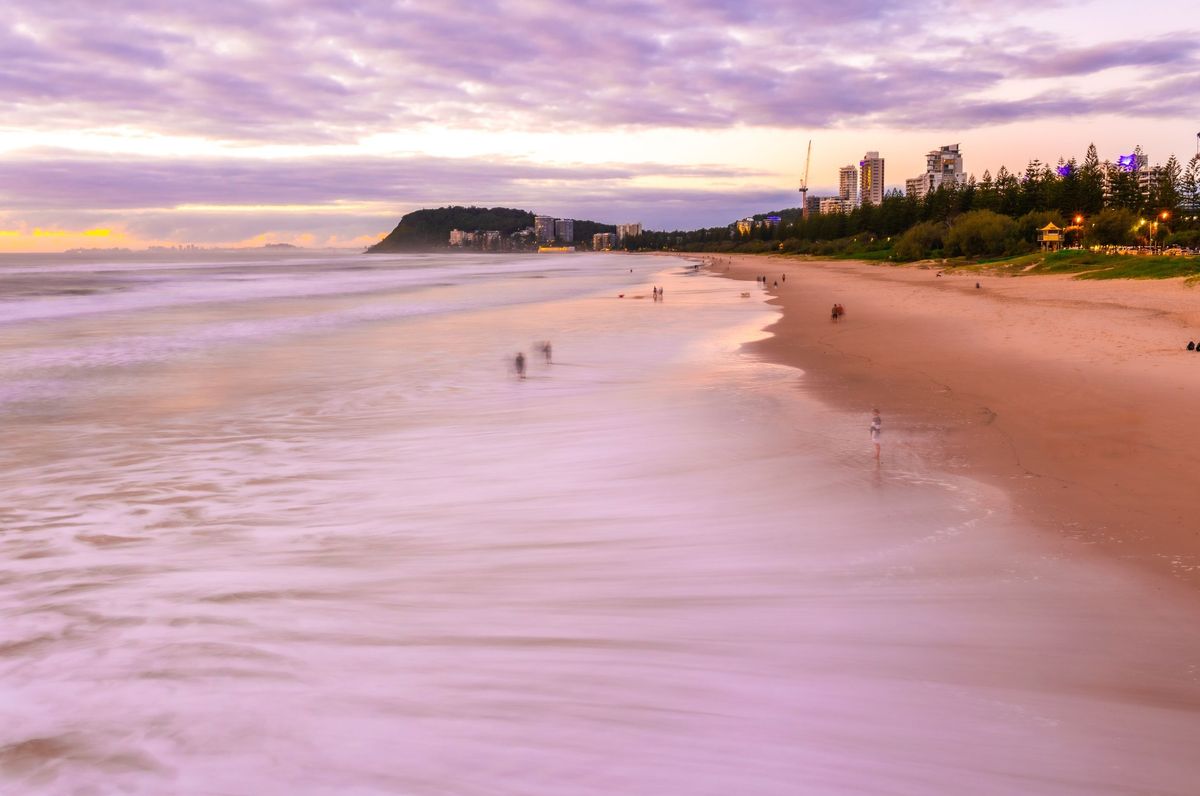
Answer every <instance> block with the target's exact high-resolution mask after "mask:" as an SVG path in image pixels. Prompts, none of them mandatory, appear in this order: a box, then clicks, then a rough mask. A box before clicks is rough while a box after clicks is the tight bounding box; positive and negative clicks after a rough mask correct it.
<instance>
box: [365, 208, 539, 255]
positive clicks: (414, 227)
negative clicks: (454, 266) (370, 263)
mask: <svg viewBox="0 0 1200 796" xmlns="http://www.w3.org/2000/svg"><path fill="white" fill-rule="evenodd" d="M532 226H533V213H530V212H529V211H527V210H515V209H513V208H511V207H491V208H488V207H461V206H457V205H456V206H454V207H439V208H437V209H432V210H414V211H413V212H411V213H408V214H407V215H405V216H404V217H403V218H401V219H400V223H399V224H397V225H396V228H395V229H393V230H392V231H391V232H389V233H388V235H387V237H386V238H384V239H383V240H381V241H379V243H376V244H375V245H374V246H372V247H370V248H369V249H367V251H368V252H398V251H414V250H420V249H438V248H444V247H445V246H446V245H447V244H448V241H449V239H450V230H452V229H465V230H476V229H483V230H487V229H498V230H500V232H501V233H502V234H504V235H509V234H511V233H513V232H516V231H517V230H518V229H524V228H525V227H532Z"/></svg>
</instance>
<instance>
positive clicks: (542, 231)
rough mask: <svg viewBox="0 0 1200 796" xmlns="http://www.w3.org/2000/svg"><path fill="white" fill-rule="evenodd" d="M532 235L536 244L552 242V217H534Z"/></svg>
mask: <svg viewBox="0 0 1200 796" xmlns="http://www.w3.org/2000/svg"><path fill="white" fill-rule="evenodd" d="M533 234H534V235H535V236H536V237H537V241H538V243H549V242H550V241H552V240H554V216H534V217H533Z"/></svg>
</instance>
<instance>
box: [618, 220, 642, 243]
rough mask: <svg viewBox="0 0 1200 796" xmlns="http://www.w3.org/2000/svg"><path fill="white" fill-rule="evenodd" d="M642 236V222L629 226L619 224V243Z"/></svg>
mask: <svg viewBox="0 0 1200 796" xmlns="http://www.w3.org/2000/svg"><path fill="white" fill-rule="evenodd" d="M641 234H642V222H640V221H635V222H632V223H629V224H617V241H618V242H620V241H623V240H625V239H626V238H636V237H638V236H639V235H641Z"/></svg>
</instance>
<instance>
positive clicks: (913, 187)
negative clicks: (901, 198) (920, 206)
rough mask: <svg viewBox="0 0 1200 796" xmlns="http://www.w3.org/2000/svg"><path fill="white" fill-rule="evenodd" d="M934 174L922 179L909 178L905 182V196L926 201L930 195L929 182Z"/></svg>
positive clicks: (921, 177) (922, 176) (924, 175)
mask: <svg viewBox="0 0 1200 796" xmlns="http://www.w3.org/2000/svg"><path fill="white" fill-rule="evenodd" d="M932 177H933V175H932V174H922V175H921V176H920V177H909V178H908V179H907V180H905V181H904V195H905V196H911V197H913V198H914V199H924V198H925V194H927V193H929V180H930V179H931V178H932Z"/></svg>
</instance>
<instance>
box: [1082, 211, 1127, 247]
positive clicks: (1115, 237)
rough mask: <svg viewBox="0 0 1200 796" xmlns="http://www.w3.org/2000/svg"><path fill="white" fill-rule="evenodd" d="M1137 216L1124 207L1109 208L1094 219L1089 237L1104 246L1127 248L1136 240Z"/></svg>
mask: <svg viewBox="0 0 1200 796" xmlns="http://www.w3.org/2000/svg"><path fill="white" fill-rule="evenodd" d="M1135 224H1137V216H1135V215H1134V214H1133V211H1131V210H1126V209H1125V208H1123V207H1109V208H1105V209H1104V210H1101V211H1100V212H1099V213H1097V214H1096V215H1095V216H1094V217H1093V218H1092V224H1091V229H1090V230H1089V237H1090V238H1091V239H1092V240H1093V241H1095V242H1096V243H1099V244H1100V245H1102V246H1127V245H1129V244H1131V243H1133V242H1134V241H1135V240H1136V237H1135V235H1134V231H1133V230H1134V225H1135Z"/></svg>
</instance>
